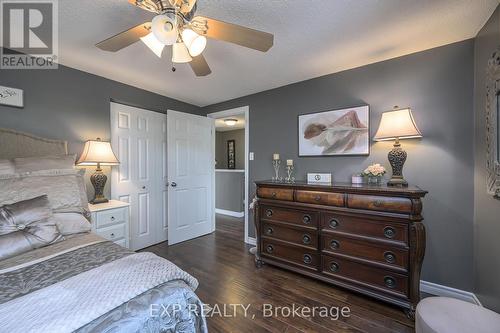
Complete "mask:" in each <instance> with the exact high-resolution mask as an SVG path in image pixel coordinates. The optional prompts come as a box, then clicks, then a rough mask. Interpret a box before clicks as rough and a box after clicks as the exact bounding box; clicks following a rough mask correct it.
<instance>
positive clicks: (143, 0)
mask: <svg viewBox="0 0 500 333" xmlns="http://www.w3.org/2000/svg"><path fill="white" fill-rule="evenodd" d="M128 2H129V3H130V4H131V5H134V6H137V7H139V8H142V9H144V10H147V11H149V12H153V13H159V12H160V11H161V7H159V5H158V2H156V1H152V0H128Z"/></svg>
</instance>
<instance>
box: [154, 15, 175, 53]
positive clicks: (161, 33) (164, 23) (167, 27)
mask: <svg viewBox="0 0 500 333" xmlns="http://www.w3.org/2000/svg"><path fill="white" fill-rule="evenodd" d="M176 21H177V20H176V16H175V13H166V14H161V15H157V16H155V17H154V18H153V21H152V22H151V30H152V31H153V34H154V35H155V37H156V38H157V39H158V40H159V41H160V42H161V43H163V44H165V45H173V44H174V43H175V42H176V41H177V33H178V31H177V22H176Z"/></svg>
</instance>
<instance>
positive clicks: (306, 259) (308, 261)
mask: <svg viewBox="0 0 500 333" xmlns="http://www.w3.org/2000/svg"><path fill="white" fill-rule="evenodd" d="M311 262H312V257H311V256H310V255H309V254H304V264H310V263H311Z"/></svg>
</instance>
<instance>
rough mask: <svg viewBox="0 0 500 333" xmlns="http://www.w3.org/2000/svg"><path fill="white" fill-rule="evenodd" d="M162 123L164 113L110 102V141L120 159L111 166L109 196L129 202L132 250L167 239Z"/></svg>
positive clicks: (164, 120) (164, 119)
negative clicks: (115, 165) (118, 162)
mask: <svg viewBox="0 0 500 333" xmlns="http://www.w3.org/2000/svg"><path fill="white" fill-rule="evenodd" d="M165 124H166V115H165V114H161V113H157V112H153V111H148V110H144V109H140V108H135V107H131V106H126V105H123V104H117V103H111V144H112V146H113V150H114V151H115V153H116V154H117V157H118V159H119V161H120V165H119V166H118V167H115V168H113V172H112V182H111V196H112V197H113V199H117V200H122V201H127V202H129V203H130V248H131V249H132V250H137V249H141V248H145V247H148V246H150V245H153V244H156V243H159V242H161V241H164V240H166V236H167V233H166V230H165V229H164V225H165V223H166V222H165V221H164V220H163V215H164V212H163V210H164V201H165V200H164V199H163V192H164V190H165V185H166V182H164V181H163V178H164V177H163V174H162V172H163V164H165V162H164V161H163V156H164V155H163V154H164V153H163V146H164V144H165V140H166V127H165V126H166V125H165ZM165 209H166V207H165Z"/></svg>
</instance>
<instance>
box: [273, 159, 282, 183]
mask: <svg viewBox="0 0 500 333" xmlns="http://www.w3.org/2000/svg"><path fill="white" fill-rule="evenodd" d="M280 166H281V160H273V168H274V177H273V178H272V181H273V182H275V183H280V182H282V181H283V177H280Z"/></svg>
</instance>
